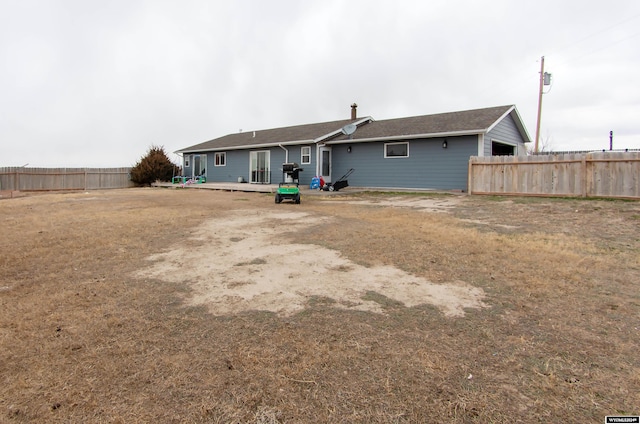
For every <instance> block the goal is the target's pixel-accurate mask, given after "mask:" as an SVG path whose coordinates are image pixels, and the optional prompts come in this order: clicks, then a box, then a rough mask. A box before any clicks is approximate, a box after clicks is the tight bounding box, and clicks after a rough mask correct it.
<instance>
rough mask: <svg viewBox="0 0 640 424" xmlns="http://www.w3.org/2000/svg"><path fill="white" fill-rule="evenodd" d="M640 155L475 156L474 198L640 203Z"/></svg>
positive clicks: (471, 168)
mask: <svg viewBox="0 0 640 424" xmlns="http://www.w3.org/2000/svg"><path fill="white" fill-rule="evenodd" d="M639 185H640V152H606V151H605V152H593V153H574V154H549V155H534V156H491V157H478V156H473V157H471V159H470V160H469V186H468V188H469V193H470V194H494V195H518V196H561V197H614V198H615V197H619V198H630V199H640V188H639Z"/></svg>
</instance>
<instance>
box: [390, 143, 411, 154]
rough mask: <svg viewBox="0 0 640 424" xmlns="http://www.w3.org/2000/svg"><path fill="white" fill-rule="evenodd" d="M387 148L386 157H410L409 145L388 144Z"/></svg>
mask: <svg viewBox="0 0 640 424" xmlns="http://www.w3.org/2000/svg"><path fill="white" fill-rule="evenodd" d="M385 148H386V156H395V157H398V156H401V157H402V156H409V153H408V150H409V144H408V143H397V144H387V145H386V146H385Z"/></svg>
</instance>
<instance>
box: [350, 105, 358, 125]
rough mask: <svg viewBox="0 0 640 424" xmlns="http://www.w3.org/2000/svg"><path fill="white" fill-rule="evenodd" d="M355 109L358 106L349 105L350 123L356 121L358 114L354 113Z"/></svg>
mask: <svg viewBox="0 0 640 424" xmlns="http://www.w3.org/2000/svg"><path fill="white" fill-rule="evenodd" d="M356 109H358V105H357V104H355V103H353V104H352V105H351V120H352V121H355V120H356V119H357V116H358V114H357V112H356Z"/></svg>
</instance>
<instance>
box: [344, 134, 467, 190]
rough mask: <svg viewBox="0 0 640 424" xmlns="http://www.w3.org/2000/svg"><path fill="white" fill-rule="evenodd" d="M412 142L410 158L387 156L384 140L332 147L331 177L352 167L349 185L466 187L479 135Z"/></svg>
mask: <svg viewBox="0 0 640 424" xmlns="http://www.w3.org/2000/svg"><path fill="white" fill-rule="evenodd" d="M443 140H444V139H443V138H434V139H419V140H411V141H409V157H408V158H385V157H384V143H382V142H374V143H354V144H352V145H351V153H348V152H347V147H348V145H347V144H343V145H334V146H333V149H332V159H333V169H332V180H333V181H334V182H335V181H336V180H338V179H339V178H340V177H341V176H342V175H344V174H345V173H346V172H347V171H348V170H349V169H350V168H354V169H355V171H354V173H353V174H352V175H351V176H350V177H349V178H348V181H349V185H350V186H357V187H388V188H426V189H438V190H466V189H467V174H468V168H469V158H470V157H471V156H475V155H477V152H478V137H477V136H475V135H474V136H464V137H447V143H448V148H446V149H444V148H442V141H443Z"/></svg>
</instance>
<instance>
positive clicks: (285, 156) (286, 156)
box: [278, 144, 289, 163]
mask: <svg viewBox="0 0 640 424" xmlns="http://www.w3.org/2000/svg"><path fill="white" fill-rule="evenodd" d="M278 147H280V148H281V149H282V150H284V152H285V153H284V163H289V151H288V150H287V148H286V147H284V146H283V145H282V144H278Z"/></svg>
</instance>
